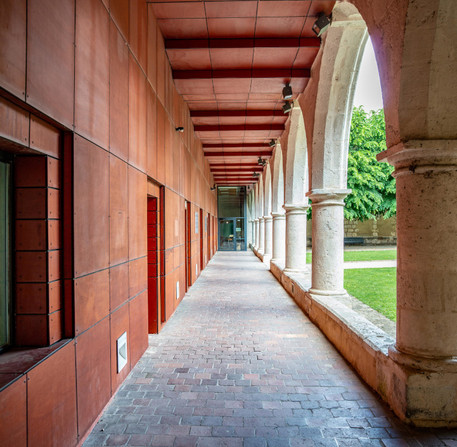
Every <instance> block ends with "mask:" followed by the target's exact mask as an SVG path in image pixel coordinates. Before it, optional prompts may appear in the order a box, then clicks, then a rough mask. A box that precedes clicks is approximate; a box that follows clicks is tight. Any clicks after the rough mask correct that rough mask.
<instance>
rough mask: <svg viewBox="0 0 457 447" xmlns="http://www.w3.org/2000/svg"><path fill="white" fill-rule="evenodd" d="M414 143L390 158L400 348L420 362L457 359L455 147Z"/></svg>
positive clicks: (456, 183)
mask: <svg viewBox="0 0 457 447" xmlns="http://www.w3.org/2000/svg"><path fill="white" fill-rule="evenodd" d="M408 144H409V145H413V147H412V148H408V149H403V150H402V151H400V152H398V153H397V154H394V155H393V156H392V157H389V158H388V160H389V163H391V164H393V165H394V166H395V173H394V176H395V177H396V179H397V250H398V256H397V258H398V261H397V342H396V347H397V349H398V350H399V351H401V352H403V353H406V354H410V355H413V356H419V357H428V358H443V357H451V356H457V312H456V309H457V157H456V155H455V146H452V147H446V142H445V141H443V142H441V141H440V142H437V141H421V142H408ZM454 145H455V142H454ZM443 146H444V147H443ZM416 148H418V149H416Z"/></svg>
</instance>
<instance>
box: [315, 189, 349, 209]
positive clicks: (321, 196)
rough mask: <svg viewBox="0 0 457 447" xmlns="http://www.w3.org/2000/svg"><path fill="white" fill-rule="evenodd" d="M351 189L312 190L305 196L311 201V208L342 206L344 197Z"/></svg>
mask: <svg viewBox="0 0 457 447" xmlns="http://www.w3.org/2000/svg"><path fill="white" fill-rule="evenodd" d="M351 191H352V190H351V189H313V190H312V191H310V192H309V193H307V194H306V195H307V196H308V197H309V198H310V199H311V201H312V206H313V207H316V206H344V199H345V197H346V196H347V195H348V194H350V193H351Z"/></svg>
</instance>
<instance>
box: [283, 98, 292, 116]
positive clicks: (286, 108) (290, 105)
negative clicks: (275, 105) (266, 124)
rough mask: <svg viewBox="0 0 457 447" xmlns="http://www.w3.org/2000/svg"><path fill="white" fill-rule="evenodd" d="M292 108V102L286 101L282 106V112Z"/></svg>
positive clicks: (287, 111)
mask: <svg viewBox="0 0 457 447" xmlns="http://www.w3.org/2000/svg"><path fill="white" fill-rule="evenodd" d="M291 110H292V102H289V101H286V102H285V103H284V105H283V106H282V111H283V112H284V113H289V112H290V111H291Z"/></svg>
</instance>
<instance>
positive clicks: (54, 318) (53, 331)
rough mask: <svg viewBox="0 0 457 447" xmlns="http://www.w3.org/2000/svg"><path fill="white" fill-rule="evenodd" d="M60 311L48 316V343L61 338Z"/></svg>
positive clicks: (61, 316)
mask: <svg viewBox="0 0 457 447" xmlns="http://www.w3.org/2000/svg"><path fill="white" fill-rule="evenodd" d="M62 318H63V315H62V311H61V310H58V311H56V312H53V313H52V314H50V315H49V316H48V337H49V339H48V343H49V344H50V345H52V344H54V343H55V342H56V341H59V340H61V339H62V337H63V334H62Z"/></svg>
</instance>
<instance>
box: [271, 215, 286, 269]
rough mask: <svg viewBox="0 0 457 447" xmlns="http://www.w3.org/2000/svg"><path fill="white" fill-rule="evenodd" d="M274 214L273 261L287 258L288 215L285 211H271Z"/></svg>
mask: <svg viewBox="0 0 457 447" xmlns="http://www.w3.org/2000/svg"><path fill="white" fill-rule="evenodd" d="M271 215H272V216H273V250H272V251H273V253H272V256H273V257H272V259H271V260H272V261H284V259H285V258H286V216H285V215H284V214H283V213H271Z"/></svg>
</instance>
